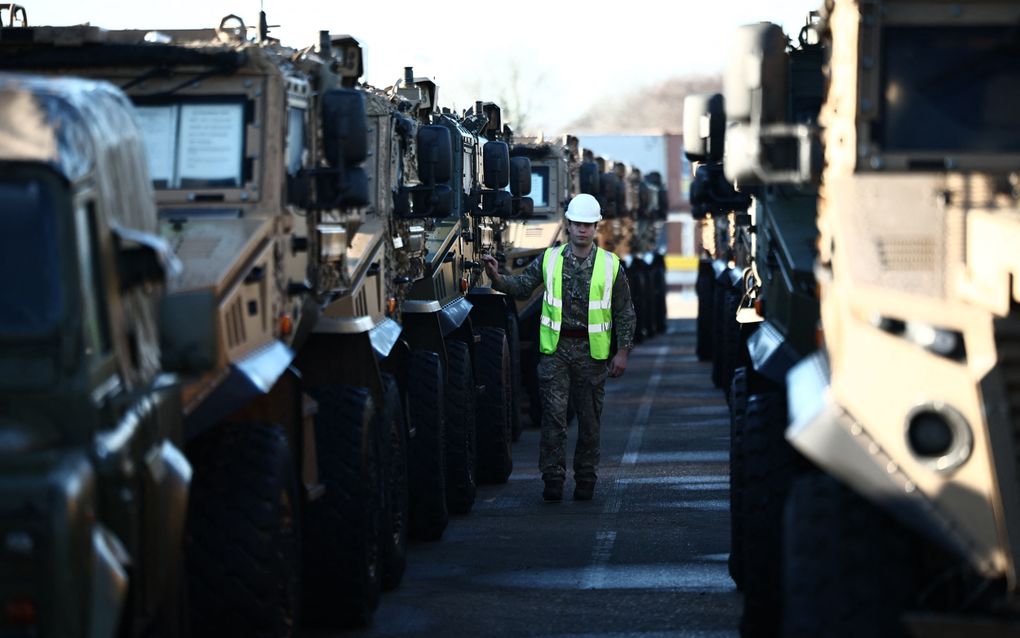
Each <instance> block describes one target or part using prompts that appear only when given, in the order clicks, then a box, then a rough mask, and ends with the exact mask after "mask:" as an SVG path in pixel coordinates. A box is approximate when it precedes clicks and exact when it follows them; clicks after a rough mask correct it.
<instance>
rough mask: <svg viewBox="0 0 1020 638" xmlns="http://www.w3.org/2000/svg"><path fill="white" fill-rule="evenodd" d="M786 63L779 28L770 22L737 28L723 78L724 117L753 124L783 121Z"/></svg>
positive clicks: (783, 39) (786, 59)
mask: <svg viewBox="0 0 1020 638" xmlns="http://www.w3.org/2000/svg"><path fill="white" fill-rule="evenodd" d="M789 64H790V56H789V54H788V53H787V52H786V34H785V33H783V30H782V28H780V27H779V26H777V25H775V24H772V23H770V22H760V23H758V24H749V25H745V26H742V27H740V28H739V29H738V30H737V34H736V37H735V38H734V41H733V47H732V49H730V58H729V63H728V64H727V67H726V72H725V75H724V76H723V94H724V95H725V96H726V116H727V117H728V118H729V119H730V120H735V121H738V122H752V123H754V124H774V123H777V122H785V121H786V99H787V85H788V83H789Z"/></svg>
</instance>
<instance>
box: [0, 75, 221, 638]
mask: <svg viewBox="0 0 1020 638" xmlns="http://www.w3.org/2000/svg"><path fill="white" fill-rule="evenodd" d="M0 122H2V123H0V210H2V211H3V214H2V215H0V254H2V255H3V259H4V260H5V264H4V268H3V273H4V275H3V284H2V286H0V308H2V310H0V341H2V342H3V346H2V348H0V352H2V353H3V354H2V356H0V502H2V503H3V516H2V520H0V530H2V536H3V538H4V539H5V544H4V558H3V561H0V600H2V601H3V607H4V615H3V619H2V624H3V633H5V634H9V635H18V636H22V635H23V636H44V637H45V636H83V637H84V636H89V637H91V638H99V637H111V638H112V637H113V636H142V635H152V634H153V632H155V631H157V628H158V632H159V634H160V635H165V636H179V635H180V636H183V635H187V633H186V632H187V627H186V626H185V624H184V623H183V622H182V619H183V618H185V617H186V616H185V615H184V609H185V607H186V603H185V601H184V600H182V592H183V591H184V589H183V588H182V575H183V562H184V561H183V545H184V537H185V526H184V522H185V519H186V518H187V508H188V492H189V484H190V483H191V478H192V468H191V465H190V464H189V463H188V460H187V459H186V458H185V456H184V454H183V453H182V451H181V450H182V448H183V447H184V440H185V434H184V431H183V430H184V428H183V423H182V421H183V419H182V412H181V398H180V384H179V383H178V382H177V380H176V378H175V377H174V376H173V375H170V374H165V375H164V374H161V362H160V360H161V359H162V362H163V368H162V370H165V371H172V372H180V373H193V372H200V371H202V370H203V369H204V368H208V367H210V366H211V365H212V354H213V353H212V349H211V348H209V347H206V345H207V344H208V340H206V344H203V343H202V339H201V337H210V336H211V332H212V330H213V326H214V324H213V317H212V313H211V312H208V313H206V314H205V316H202V315H198V314H196V315H193V316H191V318H190V322H189V323H188V324H181V323H174V322H170V323H167V324H165V325H163V326H162V328H163V329H162V331H161V330H160V325H159V321H158V315H159V301H160V297H161V293H162V284H163V281H164V276H167V277H172V276H173V274H174V272H175V271H176V270H179V265H178V264H176V260H175V259H174V258H173V256H172V254H171V253H170V251H169V248H168V247H167V244H166V242H164V241H163V240H161V239H160V238H159V237H158V236H157V235H156V230H157V219H156V208H155V205H154V203H153V196H152V186H151V183H150V181H149V176H148V171H147V167H146V161H145V155H144V151H143V147H142V135H141V131H140V130H139V127H138V124H137V121H136V119H135V115H134V113H133V109H132V107H131V104H130V102H129V101H128V100H127V99H126V98H125V97H124V95H123V94H122V93H121V92H120V91H118V90H117V89H116V88H114V87H113V86H111V85H109V84H106V83H97V82H88V81H82V80H72V79H52V78H42V77H31V76H24V75H20V76H19V75H12V74H6V73H0ZM178 301H179V300H178ZM186 305H187V304H186ZM163 310H164V311H165V312H166V313H167V314H168V315H170V316H173V315H175V314H176V313H178V312H180V311H181V310H182V309H181V308H180V307H176V308H175V307H173V305H172V304H170V303H167V304H166V305H164V307H163ZM193 337H199V339H197V340H194V339H193ZM161 341H162V342H163V347H162V349H161V344H160V342H161Z"/></svg>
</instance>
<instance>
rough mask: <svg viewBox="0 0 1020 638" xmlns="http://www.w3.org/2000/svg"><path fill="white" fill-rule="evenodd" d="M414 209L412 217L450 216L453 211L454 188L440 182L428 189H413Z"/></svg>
mask: <svg viewBox="0 0 1020 638" xmlns="http://www.w3.org/2000/svg"><path fill="white" fill-rule="evenodd" d="M411 199H412V200H413V202H414V210H413V211H412V214H411V215H409V216H410V217H415V218H424V217H437V218H438V217H448V216H449V215H450V213H451V212H452V211H453V189H451V188H450V187H449V186H447V185H445V184H439V185H437V186H436V187H435V188H430V189H428V190H418V191H413V192H412V194H411Z"/></svg>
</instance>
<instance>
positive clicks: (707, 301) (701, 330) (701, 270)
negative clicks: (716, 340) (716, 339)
mask: <svg viewBox="0 0 1020 638" xmlns="http://www.w3.org/2000/svg"><path fill="white" fill-rule="evenodd" d="M713 272H714V271H713V270H712V262H710V261H707V260H705V259H702V260H700V261H698V280H697V283H696V284H695V286H694V287H695V290H696V291H697V294H698V318H697V345H696V352H697V355H698V361H709V360H711V358H712V328H713V326H714V325H715V320H714V317H713V313H712V304H713V302H714V301H715V277H714V275H713Z"/></svg>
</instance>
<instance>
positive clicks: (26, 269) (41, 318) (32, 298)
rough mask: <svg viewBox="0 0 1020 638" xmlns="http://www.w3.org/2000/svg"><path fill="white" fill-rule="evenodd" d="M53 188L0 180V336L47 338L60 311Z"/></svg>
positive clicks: (46, 184)
mask: <svg viewBox="0 0 1020 638" xmlns="http://www.w3.org/2000/svg"><path fill="white" fill-rule="evenodd" d="M52 186H53V184H52V183H51V182H49V181H43V180H42V179H39V178H26V179H19V180H17V181H15V180H13V179H12V178H11V177H2V176H0V334H3V335H19V336H29V337H37V336H44V335H47V334H49V333H51V332H53V330H55V329H56V327H57V323H58V321H59V320H60V317H61V314H62V312H63V301H62V298H63V297H62V287H61V278H60V253H59V250H58V231H57V224H58V217H57V210H56V209H57V205H56V198H55V197H54V193H53V191H52V190H51V189H52Z"/></svg>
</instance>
